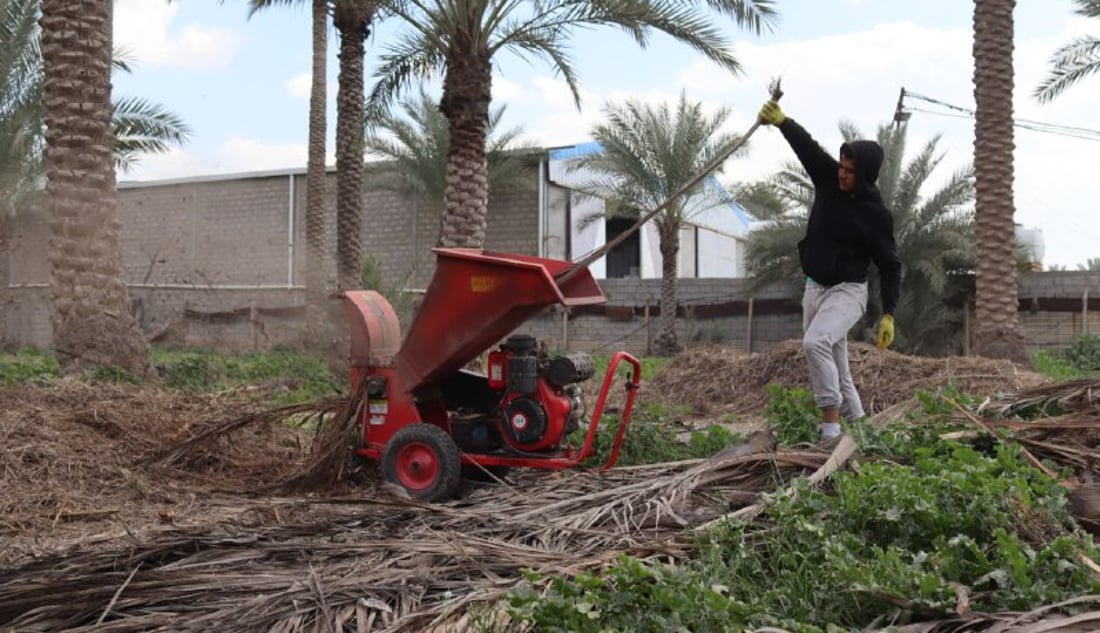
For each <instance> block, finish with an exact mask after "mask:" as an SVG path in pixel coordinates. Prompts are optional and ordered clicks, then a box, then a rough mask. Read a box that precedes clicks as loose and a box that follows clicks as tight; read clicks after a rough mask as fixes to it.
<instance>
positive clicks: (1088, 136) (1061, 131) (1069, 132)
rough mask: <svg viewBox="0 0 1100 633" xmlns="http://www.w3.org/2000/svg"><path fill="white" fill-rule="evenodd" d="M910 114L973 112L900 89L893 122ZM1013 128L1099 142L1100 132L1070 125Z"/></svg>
mask: <svg viewBox="0 0 1100 633" xmlns="http://www.w3.org/2000/svg"><path fill="white" fill-rule="evenodd" d="M905 97H912V98H914V99H918V100H920V101H925V102H927V103H931V104H933V105H938V106H940V107H943V108H947V109H948V110H952V111H953V112H938V111H935V110H928V109H924V108H917V107H913V106H906V105H905V104H904V99H905ZM911 112H922V113H925V114H932V115H935V116H943V117H949V118H967V119H973V118H974V116H975V112H974V110H973V109H971V108H964V107H962V106H958V105H955V104H953V103H948V102H946V101H943V100H940V99H936V98H933V97H928V96H925V95H922V94H919V93H916V92H910V91H908V90H906V89H905V88H902V89H901V95H900V96H899V97H898V105H897V109H896V110H895V112H894V122H895V123H899V124H900V123H901V122H902V121H905V120H907V119H908V118H909V114H910V113H911ZM1013 126H1015V127H1018V128H1021V129H1024V130H1030V131H1033V132H1042V133H1045V134H1055V135H1058V136H1066V137H1069V138H1077V139H1081V140H1085V141H1100V130H1092V129H1089V128H1083V127H1074V126H1070V125H1056V124H1054V123H1045V122H1043V121H1034V120H1031V119H1018V118H1017V119H1013Z"/></svg>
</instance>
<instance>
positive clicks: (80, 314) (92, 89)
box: [40, 0, 148, 376]
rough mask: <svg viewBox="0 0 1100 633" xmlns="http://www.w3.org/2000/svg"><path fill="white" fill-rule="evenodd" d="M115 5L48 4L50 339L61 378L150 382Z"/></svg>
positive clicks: (93, 0) (90, 1)
mask: <svg viewBox="0 0 1100 633" xmlns="http://www.w3.org/2000/svg"><path fill="white" fill-rule="evenodd" d="M111 4H112V3H111V2H106V1H103V0H43V1H42V17H41V21H40V24H41V26H42V58H43V62H44V77H45V80H44V88H45V104H46V128H47V131H46V152H45V160H46V178H47V184H46V195H47V197H48V205H49V210H50V229H51V231H52V239H51V240H50V264H51V270H50V296H51V306H52V325H53V340H54V347H55V349H56V351H57V353H58V363H59V365H60V366H61V370H62V372H64V373H70V372H73V371H76V370H79V369H81V368H83V367H87V366H90V365H106V366H112V367H118V368H121V369H124V370H126V371H128V372H130V373H131V374H134V375H137V376H144V375H146V373H147V368H148V348H147V347H146V344H145V340H144V339H143V338H142V336H141V331H140V330H139V328H138V324H137V321H136V320H135V319H134V317H133V315H132V314H131V312H130V309H129V294H128V292H127V289H126V285H125V284H124V283H123V281H122V274H121V257H120V254H119V248H118V208H117V207H118V199H117V192H116V190H115V170H114V162H113V157H112V149H113V147H114V138H113V136H112V132H111V110H112V107H111V26H112V25H111V13H112V7H111Z"/></svg>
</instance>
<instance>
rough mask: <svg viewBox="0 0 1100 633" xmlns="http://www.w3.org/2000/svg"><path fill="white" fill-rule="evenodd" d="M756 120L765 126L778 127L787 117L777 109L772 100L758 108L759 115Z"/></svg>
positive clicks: (777, 106) (777, 105)
mask: <svg viewBox="0 0 1100 633" xmlns="http://www.w3.org/2000/svg"><path fill="white" fill-rule="evenodd" d="M757 118H758V119H760V122H761V123H763V124H765V125H780V124H781V123H783V122H784V121H786V120H787V115H785V114H783V111H782V110H780V109H779V104H778V103H776V102H775V101H774V100H772V101H769V102H767V103H765V104H764V107H762V108H760V114H759V115H758V116H757Z"/></svg>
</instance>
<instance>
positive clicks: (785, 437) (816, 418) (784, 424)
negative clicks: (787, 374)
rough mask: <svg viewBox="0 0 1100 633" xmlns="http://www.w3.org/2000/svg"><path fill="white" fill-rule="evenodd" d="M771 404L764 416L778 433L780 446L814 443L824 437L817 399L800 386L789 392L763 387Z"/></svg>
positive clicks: (772, 387) (781, 387) (775, 387)
mask: <svg viewBox="0 0 1100 633" xmlns="http://www.w3.org/2000/svg"><path fill="white" fill-rule="evenodd" d="M764 389H765V391H767V393H768V404H767V406H766V407H765V408H764V417H765V418H766V419H767V421H768V425H769V426H770V427H772V429H773V430H774V431H775V438H776V441H777V442H778V443H779V445H780V446H792V445H795V444H806V443H809V444H812V443H814V442H817V441H818V440H819V439H820V438H821V411H820V410H819V409H818V408H817V406H816V405H815V404H814V396H813V394H812V393H810V392H809V391H807V390H805V389H802V388H800V387H798V388H794V389H787V388H785V387H783V386H781V385H776V384H769V385H766V386H765V387H764Z"/></svg>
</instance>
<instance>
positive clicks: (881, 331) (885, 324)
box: [875, 314, 894, 349]
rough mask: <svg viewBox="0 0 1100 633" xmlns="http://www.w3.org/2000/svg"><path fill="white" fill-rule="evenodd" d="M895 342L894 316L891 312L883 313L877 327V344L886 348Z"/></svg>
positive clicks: (881, 347)
mask: <svg viewBox="0 0 1100 633" xmlns="http://www.w3.org/2000/svg"><path fill="white" fill-rule="evenodd" d="M893 342H894V317H893V316H891V315H889V314H884V315H882V318H881V319H879V320H878V327H877V328H875V346H876V347H878V348H879V349H886V348H887V347H890V344H891V343H893Z"/></svg>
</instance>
